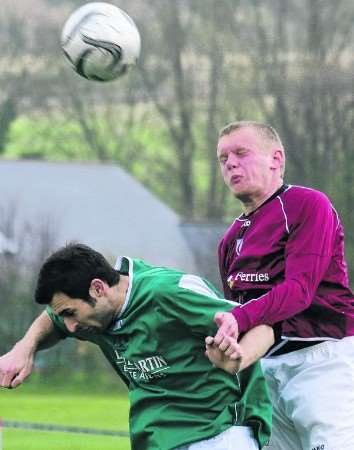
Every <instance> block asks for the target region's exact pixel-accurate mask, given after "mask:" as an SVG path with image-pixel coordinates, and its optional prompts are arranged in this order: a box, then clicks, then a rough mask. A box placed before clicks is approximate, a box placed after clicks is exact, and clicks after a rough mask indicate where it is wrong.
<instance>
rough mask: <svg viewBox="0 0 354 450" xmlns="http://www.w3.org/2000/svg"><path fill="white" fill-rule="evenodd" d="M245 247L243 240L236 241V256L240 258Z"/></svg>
mask: <svg viewBox="0 0 354 450" xmlns="http://www.w3.org/2000/svg"><path fill="white" fill-rule="evenodd" d="M242 245H243V239H237V240H236V255H237V256H239V255H240V253H241V249H242Z"/></svg>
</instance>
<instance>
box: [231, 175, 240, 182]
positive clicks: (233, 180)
mask: <svg viewBox="0 0 354 450" xmlns="http://www.w3.org/2000/svg"><path fill="white" fill-rule="evenodd" d="M241 180H242V177H241V175H233V176H232V177H231V178H230V184H238V183H240V181H241Z"/></svg>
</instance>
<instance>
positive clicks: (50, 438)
mask: <svg viewBox="0 0 354 450" xmlns="http://www.w3.org/2000/svg"><path fill="white" fill-rule="evenodd" d="M3 435H4V436H3V450H130V445H129V439H127V438H120V437H111V436H91V435H90V436H88V435H85V434H72V433H52V432H43V431H41V432H38V431H23V430H11V429H10V428H6V429H5V431H4V433H3Z"/></svg>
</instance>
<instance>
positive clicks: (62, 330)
mask: <svg viewBox="0 0 354 450" xmlns="http://www.w3.org/2000/svg"><path fill="white" fill-rule="evenodd" d="M46 312H47V314H48V316H49V318H50V320H51V321H52V322H53V325H54V327H55V329H56V330H57V331H58V332H59V335H60V337H61V338H62V339H65V338H66V337H68V336H71V335H72V334H71V333H70V332H69V330H68V329H67V328H66V326H65V324H64V321H63V319H62V318H61V317H59V316H58V315H57V314H55V313H54V311H53V310H52V308H51V307H50V306H47V307H46Z"/></svg>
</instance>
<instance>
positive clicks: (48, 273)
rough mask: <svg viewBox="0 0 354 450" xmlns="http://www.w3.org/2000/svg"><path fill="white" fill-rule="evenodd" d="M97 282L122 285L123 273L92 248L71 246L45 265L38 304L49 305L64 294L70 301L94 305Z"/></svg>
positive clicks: (39, 279) (73, 244) (40, 276)
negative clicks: (93, 287)
mask: <svg viewBox="0 0 354 450" xmlns="http://www.w3.org/2000/svg"><path fill="white" fill-rule="evenodd" d="M94 278H100V279H101V280H104V281H105V282H106V283H107V284H108V285H109V286H113V285H115V284H117V283H118V282H119V272H118V271H117V270H115V269H114V268H113V267H112V266H111V265H110V264H109V263H108V261H107V260H106V259H105V258H104V257H103V256H102V255H101V254H100V253H98V252H96V251H95V250H93V249H92V248H90V247H88V246H86V245H83V244H79V243H70V244H67V245H66V246H65V247H62V248H60V249H59V250H57V251H56V252H55V253H53V254H52V255H50V256H49V258H48V259H47V260H46V261H45V262H44V264H43V265H42V267H41V269H40V272H39V275H38V280H37V286H36V291H35V300H36V302H37V303H40V304H49V303H50V302H51V301H52V298H53V296H54V295H55V294H57V293H63V294H65V295H67V296H68V297H70V298H79V299H82V300H85V301H90V296H89V289H90V284H91V281H92V280H93V279H94Z"/></svg>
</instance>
